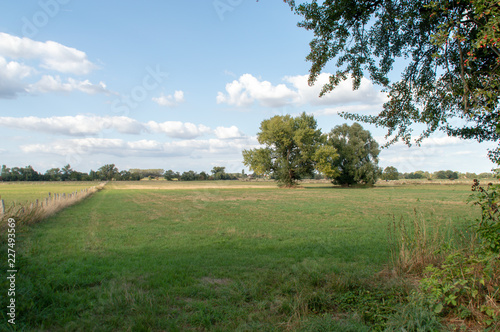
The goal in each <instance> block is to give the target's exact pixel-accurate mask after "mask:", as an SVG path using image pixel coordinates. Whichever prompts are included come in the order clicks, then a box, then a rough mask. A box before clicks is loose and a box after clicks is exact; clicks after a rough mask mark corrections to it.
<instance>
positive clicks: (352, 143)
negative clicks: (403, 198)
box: [327, 123, 381, 186]
mask: <svg viewBox="0 0 500 332" xmlns="http://www.w3.org/2000/svg"><path fill="white" fill-rule="evenodd" d="M327 144H329V145H331V146H332V147H333V148H335V150H336V151H337V152H338V154H339V156H340V157H339V158H337V159H336V160H335V161H334V163H333V166H334V168H336V169H338V171H339V172H338V173H337V175H335V176H334V177H332V179H333V181H332V182H333V183H335V184H340V185H343V186H349V185H353V184H358V183H364V184H369V185H373V184H374V183H375V182H377V179H378V177H379V175H380V173H381V172H380V169H379V167H378V155H379V153H380V149H379V145H378V143H377V142H376V141H375V140H374V139H373V138H372V136H371V134H370V132H369V131H368V130H364V129H363V127H362V126H361V125H360V124H358V123H354V124H352V125H351V126H349V125H348V124H343V125H339V126H336V127H335V128H333V129H332V131H331V132H330V134H329V135H328V140H327Z"/></svg>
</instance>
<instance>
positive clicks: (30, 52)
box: [0, 32, 97, 75]
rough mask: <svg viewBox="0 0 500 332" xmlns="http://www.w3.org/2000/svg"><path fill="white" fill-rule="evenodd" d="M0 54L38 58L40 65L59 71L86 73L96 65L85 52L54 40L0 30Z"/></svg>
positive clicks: (11, 56)
mask: <svg viewBox="0 0 500 332" xmlns="http://www.w3.org/2000/svg"><path fill="white" fill-rule="evenodd" d="M0 54H2V55H3V56H6V57H10V58H13V59H19V58H23V59H38V60H39V61H40V62H41V64H40V66H41V67H42V68H45V69H49V70H55V71H58V72H61V73H69V74H76V75H86V74H88V73H90V72H91V71H92V70H94V69H96V68H97V66H96V65H95V64H93V63H92V62H90V61H89V59H88V58H87V54H85V52H82V51H80V50H77V49H75V48H72V47H68V46H64V45H62V44H59V43H57V42H54V41H47V42H39V41H34V40H32V39H30V38H26V37H24V38H19V37H16V36H13V35H9V34H7V33H3V32H0Z"/></svg>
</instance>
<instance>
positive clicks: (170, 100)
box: [153, 90, 184, 107]
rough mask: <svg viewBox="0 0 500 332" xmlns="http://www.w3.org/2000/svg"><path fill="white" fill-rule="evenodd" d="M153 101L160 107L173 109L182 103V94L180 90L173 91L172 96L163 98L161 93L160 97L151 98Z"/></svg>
mask: <svg viewBox="0 0 500 332" xmlns="http://www.w3.org/2000/svg"><path fill="white" fill-rule="evenodd" d="M153 101H154V102H155V103H157V104H158V105H160V106H167V107H175V106H177V105H178V104H180V103H183V102H184V92H183V91H181V90H178V91H175V92H174V95H173V96H172V95H168V96H165V95H164V94H163V93H162V94H161V95H160V97H157V98H156V97H155V98H153Z"/></svg>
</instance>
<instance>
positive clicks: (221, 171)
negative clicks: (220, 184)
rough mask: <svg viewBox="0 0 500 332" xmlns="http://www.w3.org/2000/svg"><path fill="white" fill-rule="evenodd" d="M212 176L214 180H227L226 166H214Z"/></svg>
mask: <svg viewBox="0 0 500 332" xmlns="http://www.w3.org/2000/svg"><path fill="white" fill-rule="evenodd" d="M212 177H213V178H214V180H226V178H227V175H226V168H225V167H222V166H215V167H214V168H212Z"/></svg>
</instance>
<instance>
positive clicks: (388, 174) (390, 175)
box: [382, 166, 399, 180]
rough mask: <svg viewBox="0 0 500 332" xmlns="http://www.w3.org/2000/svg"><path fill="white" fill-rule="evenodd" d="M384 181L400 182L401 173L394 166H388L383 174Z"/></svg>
mask: <svg viewBox="0 0 500 332" xmlns="http://www.w3.org/2000/svg"><path fill="white" fill-rule="evenodd" d="M382 179H384V180H399V172H398V170H397V168H396V167H394V166H387V167H386V168H385V169H384V172H383V173H382Z"/></svg>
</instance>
